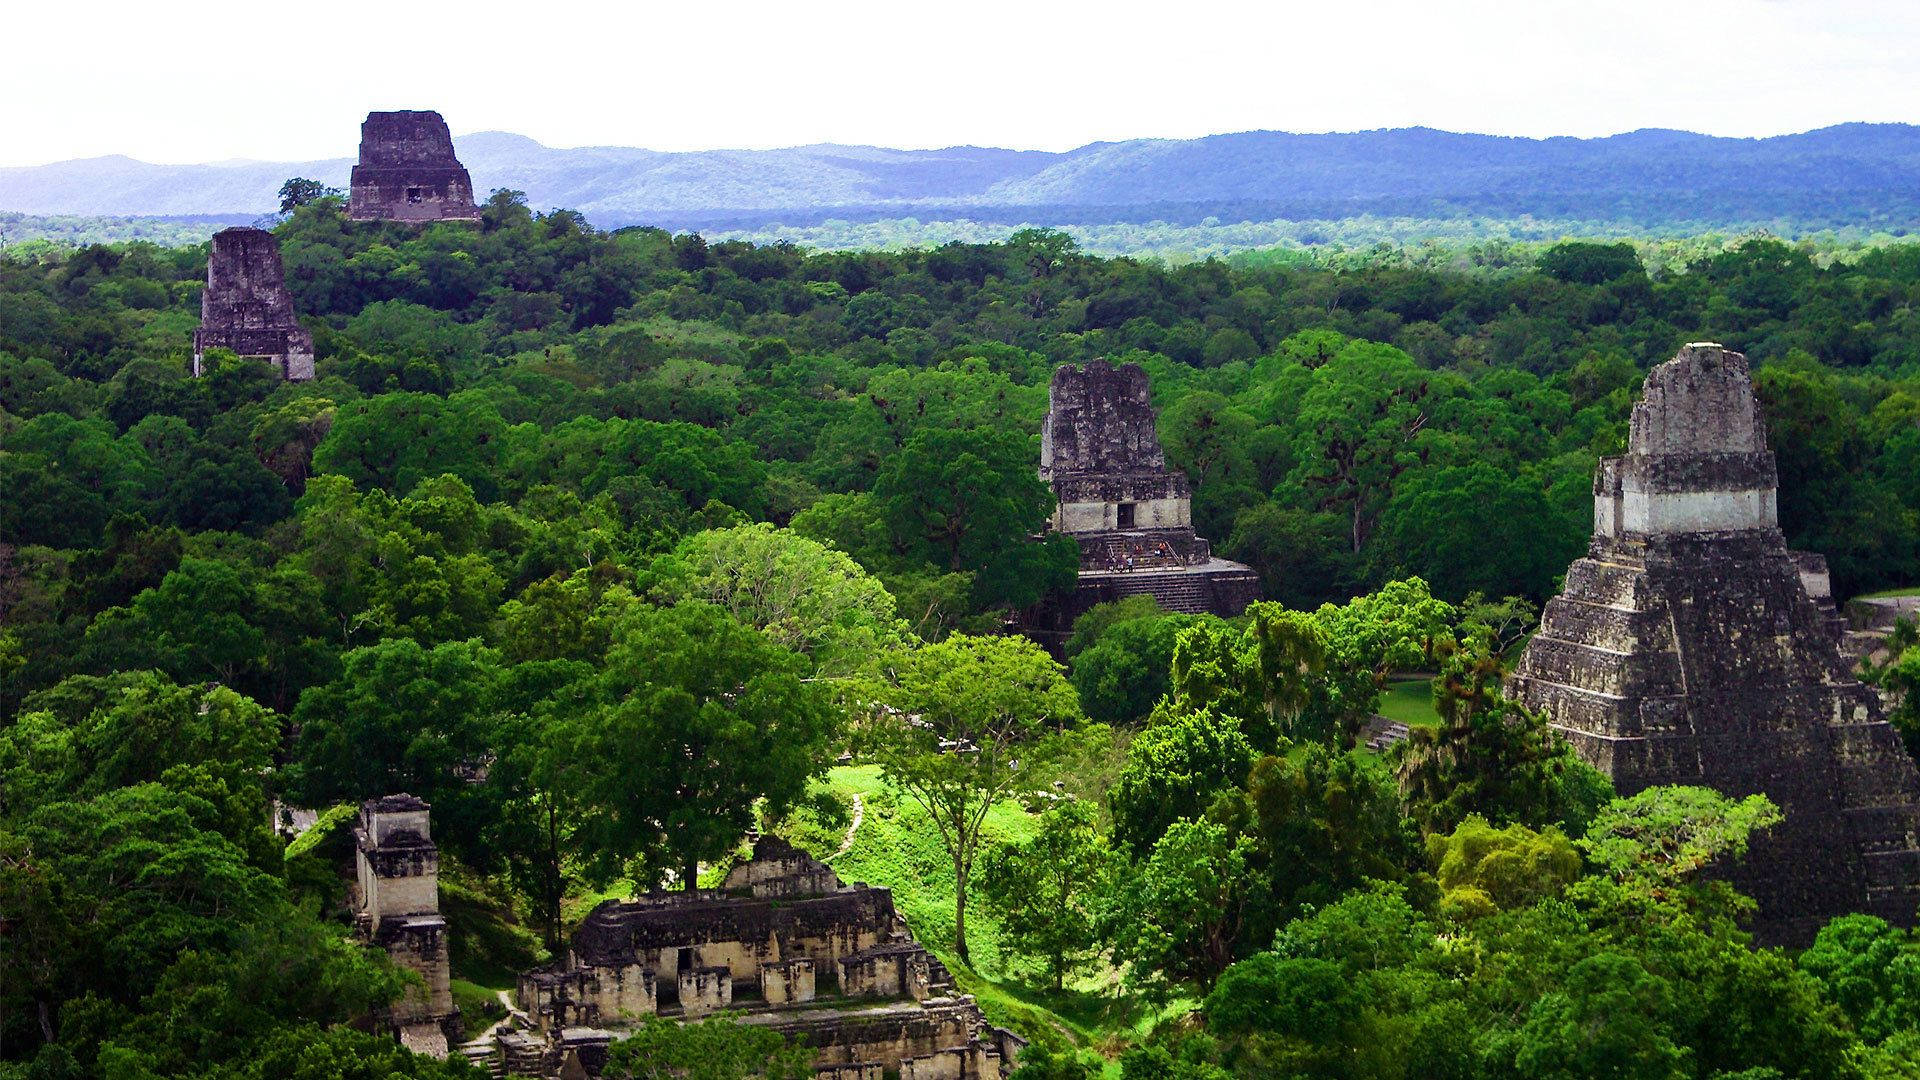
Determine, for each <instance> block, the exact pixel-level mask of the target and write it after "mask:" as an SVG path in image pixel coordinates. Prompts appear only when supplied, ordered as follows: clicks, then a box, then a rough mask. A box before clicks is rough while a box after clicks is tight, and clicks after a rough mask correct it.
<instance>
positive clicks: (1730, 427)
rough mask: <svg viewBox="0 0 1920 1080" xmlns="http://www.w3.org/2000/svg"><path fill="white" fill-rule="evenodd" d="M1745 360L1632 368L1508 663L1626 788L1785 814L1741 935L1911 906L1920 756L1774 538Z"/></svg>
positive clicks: (1517, 684) (1770, 470) (1919, 863)
mask: <svg viewBox="0 0 1920 1080" xmlns="http://www.w3.org/2000/svg"><path fill="white" fill-rule="evenodd" d="M1776 493H1777V481H1776V478H1775V471H1774V458H1773V454H1772V452H1771V451H1769V450H1768V449H1767V442H1766V428H1765V425H1764V423H1763V421H1762V419H1761V417H1760V411H1759V407H1758V404H1757V403H1756V401H1755V399H1754V394H1753V384H1752V381H1751V379H1750V378H1749V376H1748V373H1747V361H1746V357H1744V356H1742V355H1741V354H1739V353H1736V352H1729V351H1728V350H1726V349H1724V348H1722V347H1720V346H1719V345H1715V344H1710V343H1700V344H1692V345H1688V346H1686V347H1685V348H1683V349H1682V350H1680V353H1679V354H1678V355H1677V356H1675V357H1674V358H1673V359H1672V360H1670V361H1668V362H1667V363H1665V364H1662V365H1660V366H1659V367H1657V368H1655V369H1654V370H1653V371H1652V372H1651V373H1650V374H1649V375H1648V376H1647V381H1646V387H1645V390H1644V393H1643V397H1642V400H1641V401H1640V402H1639V403H1638V404H1636V405H1635V406H1634V408H1633V418H1632V425H1631V433H1630V436H1629V440H1628V449H1627V453H1626V454H1625V455H1623V456H1621V457H1616V458H1607V459H1604V460H1603V461H1601V463H1600V467H1599V470H1598V472H1597V474H1596V476H1595V478H1594V535H1593V541H1592V544H1591V546H1590V547H1589V548H1588V551H1587V556H1586V557H1585V558H1583V559H1580V560H1578V561H1576V562H1575V563H1574V564H1573V566H1572V567H1571V568H1569V570H1568V571H1567V578H1566V585H1565V588H1564V591H1563V592H1562V593H1561V595H1560V596H1558V597H1556V598H1555V599H1554V600H1552V601H1551V602H1549V603H1548V605H1547V607H1546V610H1545V611H1544V612H1543V613H1542V618H1541V625H1540V631H1539V633H1538V634H1537V635H1536V636H1535V637H1534V638H1533V640H1532V641H1531V642H1530V643H1529V644H1528V646H1527V649H1526V652H1525V653H1524V654H1523V655H1522V657H1521V659H1520V663H1519V665H1518V666H1517V667H1516V668H1515V670H1514V673H1513V676H1512V679H1511V682H1510V685H1509V692H1510V693H1511V694H1512V695H1513V696H1514V697H1515V698H1516V699H1518V700H1519V701H1521V702H1522V703H1524V704H1526V705H1527V706H1529V707H1530V708H1534V709H1539V710H1543V711H1544V712H1546V714H1547V716H1548V719H1549V720H1550V721H1551V723H1552V724H1553V726H1554V727H1555V728H1556V729H1558V730H1559V731H1560V732H1561V733H1562V734H1564V735H1565V736H1566V737H1567V738H1568V739H1569V740H1570V741H1571V742H1572V743H1573V745H1574V746H1575V747H1576V748H1577V749H1578V750H1579V752H1580V753H1581V754H1582V756H1584V757H1585V758H1586V759H1587V760H1588V761H1589V762H1591V763H1593V764H1594V765H1595V766H1596V767H1597V768H1599V769H1601V770H1602V771H1604V772H1606V773H1608V774H1609V775H1610V776H1612V777H1613V781H1614V784H1615V785H1616V786H1617V787H1618V788H1619V790H1620V792H1621V793H1622V794H1632V793H1634V792H1637V791H1640V790H1641V789H1643V788H1647V787H1650V786H1653V785H1656V784H1700V785H1705V786H1708V787H1712V788H1714V789H1716V790H1718V791H1721V792H1723V793H1726V794H1728V795H1747V794H1751V793H1754V792H1761V793H1764V794H1765V795H1767V796H1768V797H1769V798H1771V799H1772V800H1773V801H1774V802H1775V803H1778V804H1779V806H1780V807H1781V809H1782V810H1783V811H1785V813H1786V820H1785V822H1784V823H1782V824H1781V825H1779V826H1776V827H1775V828H1774V829H1773V830H1771V832H1770V833H1769V834H1767V835H1766V836H1765V837H1764V838H1762V839H1760V840H1758V841H1756V842H1755V844H1754V846H1753V848H1752V851H1751V852H1750V853H1749V854H1748V856H1747V858H1746V859H1745V860H1744V861H1743V862H1741V863H1740V864H1739V865H1737V866H1735V867H1732V868H1730V869H1729V871H1728V877H1729V879H1730V880H1731V881H1732V882H1733V883H1734V884H1735V885H1736V886H1737V887H1739V888H1740V889H1741V890H1742V891H1744V892H1746V893H1747V894H1749V895H1751V896H1753V897H1754V898H1755V899H1756V900H1757V901H1758V902H1759V905H1760V912H1759V917H1758V920H1757V923H1756V926H1755V932H1756V935H1757V936H1758V937H1759V938H1760V939H1761V940H1762V941H1763V942H1768V943H1785V944H1804V943H1805V942H1807V941H1808V940H1810V939H1811V938H1812V936H1813V934H1814V932H1815V931H1816V930H1817V929H1818V928H1819V927H1820V925H1821V924H1822V923H1824V922H1825V921H1826V920H1828V919H1830V918H1832V917H1833V916H1836V915H1840V914H1844V913H1847V912H1854V911H1860V912H1868V913H1871V914H1875V915H1879V916H1881V917H1883V918H1886V919H1888V920H1889V921H1892V922H1895V923H1898V924H1900V925H1909V926H1910V925H1912V924H1913V922H1914V916H1915V908H1916V904H1920V841H1917V840H1916V837H1920V805H1917V804H1920V773H1916V770H1915V768H1914V764H1913V761H1912V760H1911V759H1910V758H1909V757H1908V755H1907V752H1906V750H1905V749H1904V748H1903V747H1902V745H1901V742H1900V738H1899V736H1898V734H1897V733H1895V731H1894V730H1893V728H1892V727H1891V726H1890V725H1889V724H1887V723H1886V721H1885V720H1884V718H1883V717H1882V715H1881V711H1880V705H1879V701H1878V698H1877V697H1876V695H1875V694H1874V692H1873V691H1872V690H1871V689H1869V688H1868V687H1866V686H1864V685H1862V684H1861V683H1860V682H1859V681H1858V680H1857V679H1856V678H1855V677H1854V676H1853V674H1852V673H1851V668H1850V664H1849V662H1848V660H1847V659H1846V658H1845V657H1844V656H1843V654H1842V652H1841V650H1840V648H1839V639H1840V634H1839V632H1838V631H1837V630H1836V627H1835V624H1834V621H1833V619H1832V617H1831V614H1830V612H1829V610H1828V609H1826V608H1824V607H1822V606H1821V604H1820V603H1818V602H1817V601H1816V599H1815V598H1814V597H1813V596H1810V595H1809V592H1808V587H1807V585H1805V584H1803V579H1802V574H1803V571H1804V572H1807V573H1809V574H1811V575H1812V576H1814V577H1818V574H1819V570H1820V569H1821V567H1820V566H1819V565H1818V564H1817V560H1814V561H1813V562H1812V564H1811V565H1810V563H1809V560H1807V559H1806V558H1805V557H1801V556H1796V555H1795V553H1793V552H1790V551H1788V550H1787V545H1786V541H1785V539H1784V538H1783V537H1782V535H1781V532H1780V529H1779V526H1778V523H1777V520H1776V516H1775V513H1776V503H1775V498H1776Z"/></svg>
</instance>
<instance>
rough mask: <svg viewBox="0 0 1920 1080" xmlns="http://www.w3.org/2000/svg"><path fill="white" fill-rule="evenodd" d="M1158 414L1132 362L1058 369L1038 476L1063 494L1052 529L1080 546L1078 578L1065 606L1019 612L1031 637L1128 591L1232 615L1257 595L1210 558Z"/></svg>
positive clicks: (1253, 577)
mask: <svg viewBox="0 0 1920 1080" xmlns="http://www.w3.org/2000/svg"><path fill="white" fill-rule="evenodd" d="M1157 416H1158V413H1157V411H1156V410H1155V409H1154V407H1153V401H1152V398H1151V397H1150V396H1149V394H1148V388H1147V373H1146V371H1145V369H1143V368H1141V367H1140V366H1139V365H1138V364H1125V365H1122V366H1120V367H1114V366H1113V365H1112V364H1110V363H1108V362H1107V361H1105V360H1093V361H1089V362H1088V363H1087V364H1086V366H1084V367H1076V366H1075V365H1072V364H1065V365H1062V366H1061V367H1060V368H1058V369H1057V370H1055V371H1054V373H1053V382H1052V384H1051V385H1050V386H1049V387H1048V391H1047V419H1046V424H1045V426H1044V427H1043V428H1042V429H1041V436H1040V478H1041V479H1042V480H1045V481H1047V482H1048V483H1049V484H1051V485H1052V486H1053V491H1054V495H1055V497H1057V498H1058V499H1059V500H1060V505H1059V508H1058V509H1057V510H1055V511H1054V515H1053V521H1052V528H1053V530H1054V531H1055V532H1059V533H1064V534H1066V535H1068V536H1071V537H1072V538H1073V539H1074V542H1075V543H1077V544H1078V545H1079V546H1080V579H1079V587H1078V588H1077V589H1076V591H1075V594H1074V596H1073V597H1072V599H1071V601H1070V602H1067V603H1064V604H1060V603H1054V604H1050V605H1045V606H1044V607H1043V609H1041V610H1038V611H1033V612H1028V613H1026V615H1025V616H1023V623H1024V624H1025V628H1026V629H1027V631H1028V632H1029V633H1033V634H1035V636H1040V637H1047V636H1052V635H1057V634H1064V633H1065V632H1068V631H1071V629H1072V627H1073V620H1074V619H1075V618H1077V617H1078V616H1079V615H1080V614H1081V613H1082V612H1085V611H1086V610H1087V609H1088V608H1090V607H1092V606H1093V605H1094V604H1097V603H1100V602H1102V601H1106V600H1118V599H1121V598H1122V597H1126V596H1134V595H1149V596H1152V597H1153V598H1154V599H1155V600H1156V601H1158V602H1159V604H1160V606H1161V607H1163V608H1165V609H1167V610H1168V611H1184V612H1212V613H1214V614H1216V615H1229V616H1231V615H1238V614H1240V612H1242V611H1244V610H1246V607H1247V605H1248V604H1250V603H1252V602H1253V601H1255V600H1257V599H1259V597H1260V577H1259V575H1258V574H1256V573H1254V571H1253V570H1252V568H1250V567H1248V566H1245V565H1242V564H1240V563H1237V562H1231V561H1229V560H1226V559H1221V558H1216V557H1215V556H1214V554H1213V549H1212V546H1211V545H1209V544H1208V543H1207V541H1206V539H1205V538H1204V537H1201V536H1199V535H1198V534H1196V533H1195V532H1194V531H1193V493H1192V489H1191V488H1190V487H1189V486H1188V484H1187V477H1186V474H1185V473H1182V472H1179V471H1177V470H1174V469H1169V468H1167V458H1166V455H1165V454H1164V453H1163V452H1162V451H1161V449H1160V436H1159V434H1158V433H1157V432H1156V431H1155V430H1154V421H1155V419H1156V418H1157Z"/></svg>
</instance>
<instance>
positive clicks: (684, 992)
mask: <svg viewBox="0 0 1920 1080" xmlns="http://www.w3.org/2000/svg"><path fill="white" fill-rule="evenodd" d="M679 984H680V987H679V989H680V1009H681V1011H682V1012H684V1013H685V1014H686V1015H688V1016H704V1015H706V1014H707V1013H710V1012H719V1011H720V1010H722V1009H725V1008H726V1007H727V1006H729V1005H731V1004H733V972H731V971H729V970H727V969H726V968H723V967H696V968H686V969H683V970H682V971H681V972H680V975H679Z"/></svg>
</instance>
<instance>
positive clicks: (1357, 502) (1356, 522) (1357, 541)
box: [1353, 492, 1360, 555]
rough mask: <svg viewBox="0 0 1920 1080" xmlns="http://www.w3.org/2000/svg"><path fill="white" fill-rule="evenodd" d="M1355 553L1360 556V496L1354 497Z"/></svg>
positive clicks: (1356, 494)
mask: <svg viewBox="0 0 1920 1080" xmlns="http://www.w3.org/2000/svg"><path fill="white" fill-rule="evenodd" d="M1353 553H1354V554H1355V555H1358V554H1360V494H1359V492H1355V493H1354V496H1353Z"/></svg>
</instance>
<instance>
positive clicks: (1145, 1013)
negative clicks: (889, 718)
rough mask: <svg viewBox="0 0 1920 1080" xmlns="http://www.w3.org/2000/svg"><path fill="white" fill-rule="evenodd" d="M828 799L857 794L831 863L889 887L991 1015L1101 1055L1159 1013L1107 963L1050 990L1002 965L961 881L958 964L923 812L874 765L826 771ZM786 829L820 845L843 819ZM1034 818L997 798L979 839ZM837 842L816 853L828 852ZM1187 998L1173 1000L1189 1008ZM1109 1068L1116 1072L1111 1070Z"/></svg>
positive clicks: (934, 842)
mask: <svg viewBox="0 0 1920 1080" xmlns="http://www.w3.org/2000/svg"><path fill="white" fill-rule="evenodd" d="M823 786H824V787H825V789H826V792H827V794H829V795H830V796H831V797H832V798H833V799H834V800H835V801H837V802H839V803H841V804H843V806H850V805H851V803H852V798H853V796H854V795H855V794H858V795H859V796H860V798H861V801H862V802H863V803H864V804H865V808H866V809H865V814H864V816H863V820H862V822H861V825H860V828H859V830H858V831H857V832H855V833H854V837H853V846H852V847H850V848H849V849H848V850H847V852H846V853H845V854H843V855H840V856H838V857H836V858H834V859H833V860H832V862H831V865H832V866H833V868H834V871H835V872H836V873H838V874H839V875H840V877H841V879H842V880H844V881H847V882H856V881H864V882H866V883H868V884H870V885H878V886H884V887H885V888H887V889H890V890H892V892H893V902H894V907H895V908H896V909H897V910H898V911H899V912H900V915H901V917H902V918H904V919H905V920H906V921H907V925H908V926H909V927H910V928H911V929H912V930H913V935H914V937H915V938H916V939H918V940H919V942H920V943H921V944H922V945H924V946H926V947H927V949H928V950H929V951H931V952H932V953H933V954H934V955H935V956H937V957H939V958H940V961H941V962H942V963H944V964H946V965H947V967H948V969H949V970H951V971H952V972H953V977H954V980H955V982H956V983H957V984H958V986H959V988H960V990H961V991H962V992H963V993H968V994H972V995H974V997H975V998H976V999H977V1000H978V1001H979V1003H980V1007H981V1009H982V1010H983V1011H985V1012H986V1014H987V1016H988V1018H989V1019H991V1020H992V1021H993V1022H994V1023H997V1024H1002V1025H1005V1026H1007V1027H1011V1028H1013V1029H1014V1030H1016V1031H1019V1032H1021V1033H1022V1034H1025V1035H1027V1036H1028V1037H1032V1036H1033V1035H1034V1034H1035V1033H1040V1032H1048V1031H1051V1032H1053V1033H1054V1034H1055V1035H1056V1036H1058V1037H1059V1038H1060V1039H1061V1040H1063V1041H1065V1042H1069V1043H1072V1044H1073V1045H1076V1046H1081V1047H1088V1048H1093V1049H1098V1050H1101V1051H1103V1052H1105V1053H1107V1054H1109V1055H1110V1056H1111V1055H1113V1054H1116V1053H1117V1052H1118V1050H1119V1049H1121V1048H1124V1047H1125V1046H1126V1045H1129V1044H1131V1043H1132V1042H1134V1041H1136V1040H1137V1039H1139V1038H1140V1037H1141V1036H1143V1035H1144V1034H1145V1033H1146V1031H1147V1030H1148V1029H1149V1028H1150V1027H1151V1026H1152V1024H1153V1023H1154V1021H1155V1020H1157V1019H1158V1016H1159V1015H1160V1014H1158V1013H1156V1012H1154V1011H1152V1010H1149V1009H1147V1008H1145V1007H1144V1006H1143V1005H1142V1004H1141V1003H1140V1002H1139V1001H1138V1000H1136V999H1134V998H1131V997H1128V996H1125V995H1123V994H1121V993H1119V992H1118V987H1119V975H1118V972H1115V971H1113V970H1111V969H1106V970H1101V971H1097V972H1094V973H1092V974H1090V975H1087V976H1084V977H1082V978H1079V979H1074V980H1069V982H1068V985H1067V987H1066V988H1065V989H1063V990H1060V991H1055V990H1053V989H1052V988H1051V987H1046V986H1043V985H1041V983H1042V982H1043V980H1041V979H1039V977H1037V976H1036V977H1035V978H1034V979H1033V980H1031V981H1030V980H1028V979H1026V978H1023V977H1021V974H1020V973H1019V972H1016V971H1014V970H1012V969H1011V968H1010V966H1009V957H1008V956H1007V953H1006V948H1005V946H1004V945H1003V943H1002V940H1001V931H1000V923H999V920H998V919H996V918H995V917H994V916H993V913H992V912H991V911H989V910H987V909H986V907H984V906H983V905H982V904H981V903H980V898H979V897H978V896H977V895H975V894H973V893H972V892H971V890H969V897H968V903H967V944H968V946H969V951H970V952H971V954H972V957H973V963H972V964H971V965H968V964H962V963H960V961H959V958H958V957H957V956H956V955H955V953H954V949H953V859H952V857H951V856H949V855H948V854H947V849H946V847H945V845H943V844H942V843H941V841H940V835H939V830H938V829H937V828H936V827H935V826H934V823H933V822H932V820H930V819H929V818H928V817H927V814H926V811H924V810H923V809H921V808H920V806H919V805H918V804H917V803H915V802H914V801H913V800H912V799H911V798H908V797H907V796H905V795H903V794H900V793H898V792H895V791H894V790H893V789H891V788H890V787H888V786H887V784H886V783H885V781H884V780H883V779H882V778H881V775H880V769H879V767H878V766H874V765H851V766H841V767H839V768H835V769H833V770H831V771H830V772H829V773H828V774H827V778H826V780H825V781H824V785H823ZM796 817H797V818H799V820H797V821H796V822H795V823H794V827H792V828H790V829H788V830H786V831H787V832H788V834H789V838H790V839H794V840H795V841H796V842H803V841H804V842H803V846H809V847H819V846H821V844H822V843H823V842H824V841H825V839H826V838H827V836H829V835H831V836H833V837H835V839H836V841H837V839H838V837H840V836H843V835H844V830H845V826H844V825H842V826H840V828H839V830H838V831H837V832H831V833H830V832H829V831H828V830H827V829H826V828H823V827H821V824H820V823H814V822H809V821H808V820H806V814H805V813H804V812H803V813H802V814H800V815H796ZM1037 824H1038V821H1037V818H1036V817H1035V816H1034V815H1032V814H1029V813H1027V812H1026V810H1024V809H1023V808H1022V807H1021V806H1020V804H1019V803H1017V802H1015V801H1013V800H1010V799H1009V800H1004V801H1002V802H1001V803H1000V804H998V805H996V806H995V807H994V808H993V809H992V810H991V811H989V812H988V815H987V820H986V825H985V828H984V830H983V840H982V843H983V845H992V844H998V843H1007V842H1019V841H1021V840H1025V839H1027V838H1029V837H1031V836H1032V835H1033V833H1034V830H1035V828H1036V827H1037ZM838 846H839V845H838V843H837V842H836V843H834V844H833V845H832V846H830V847H827V848H826V850H823V851H815V854H816V855H817V856H822V857H824V856H827V855H831V854H832V852H833V849H834V848H835V847H838ZM1190 1006H1191V1003H1190V1002H1189V1003H1184V1004H1177V1005H1176V1006H1174V1007H1175V1008H1185V1007H1190ZM1114 1075H1118V1073H1117V1071H1114Z"/></svg>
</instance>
